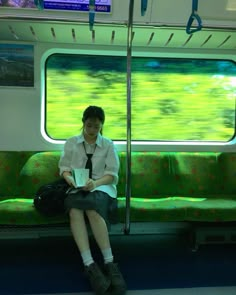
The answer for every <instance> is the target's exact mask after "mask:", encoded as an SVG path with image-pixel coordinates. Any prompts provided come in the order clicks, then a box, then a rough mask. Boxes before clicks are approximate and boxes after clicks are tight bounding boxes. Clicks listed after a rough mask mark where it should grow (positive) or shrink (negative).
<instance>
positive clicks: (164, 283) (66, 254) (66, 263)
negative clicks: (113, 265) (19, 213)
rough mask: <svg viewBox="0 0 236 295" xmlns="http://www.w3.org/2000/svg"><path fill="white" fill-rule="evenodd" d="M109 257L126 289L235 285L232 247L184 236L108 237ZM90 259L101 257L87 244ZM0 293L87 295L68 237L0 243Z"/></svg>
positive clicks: (235, 252)
mask: <svg viewBox="0 0 236 295" xmlns="http://www.w3.org/2000/svg"><path fill="white" fill-rule="evenodd" d="M111 243H112V247H113V254H114V256H115V259H116V261H117V262H118V263H119V266H120V269H121V271H122V273H123V275H124V277H125V279H126V281H127V285H128V289H129V290H144V289H170V288H192V287H213V286H234V285H235V283H236V271H235V268H236V245H208V246H201V247H200V248H199V250H198V251H197V252H192V251H191V249H190V247H189V243H188V241H187V240H186V237H184V236H179V237H176V236H173V235H131V236H112V237H111ZM91 244H92V246H93V249H94V251H93V254H94V257H95V259H96V260H97V261H98V262H100V261H101V260H102V259H101V255H100V252H99V251H98V249H97V247H96V244H95V242H94V241H93V240H91ZM0 251H1V260H0V293H1V294H43V293H45V294H46V293H47V294H48V293H63V292H64V293H76V292H88V291H90V290H91V289H90V286H89V284H88V282H87V280H86V278H85V277H84V275H83V267H82V263H81V259H80V256H79V254H78V252H77V249H76V246H75V244H74V242H73V240H72V238H71V237H66V238H50V239H46V238H45V239H35V240H10V241H5V240H2V241H1V245H0Z"/></svg>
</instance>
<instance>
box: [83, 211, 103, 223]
mask: <svg viewBox="0 0 236 295" xmlns="http://www.w3.org/2000/svg"><path fill="white" fill-rule="evenodd" d="M86 215H87V216H88V219H89V220H90V221H91V220H92V221H93V220H95V221H96V220H97V221H98V220H100V219H101V218H102V217H101V216H100V215H99V214H98V213H97V211H95V210H86Z"/></svg>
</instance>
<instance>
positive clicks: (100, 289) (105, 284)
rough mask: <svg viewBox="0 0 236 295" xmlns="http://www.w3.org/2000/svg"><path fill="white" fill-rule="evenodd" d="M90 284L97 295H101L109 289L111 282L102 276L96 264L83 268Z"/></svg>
mask: <svg viewBox="0 0 236 295" xmlns="http://www.w3.org/2000/svg"><path fill="white" fill-rule="evenodd" d="M85 274H86V275H87V277H88V279H89V281H90V284H91V286H92V288H93V290H94V291H95V293H96V294H97V295H103V294H104V293H105V292H106V291H107V290H108V288H109V286H110V284H111V281H110V279H109V278H107V277H106V276H104V274H103V273H102V272H101V270H100V268H99V267H98V265H97V264H96V263H92V264H90V265H89V266H86V267H85Z"/></svg>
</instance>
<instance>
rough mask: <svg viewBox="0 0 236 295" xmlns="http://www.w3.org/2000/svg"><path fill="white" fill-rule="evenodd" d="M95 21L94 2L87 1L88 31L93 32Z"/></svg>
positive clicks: (91, 0)
mask: <svg viewBox="0 0 236 295" xmlns="http://www.w3.org/2000/svg"><path fill="white" fill-rule="evenodd" d="M94 19H95V0H89V29H90V31H92V30H93V25H94Z"/></svg>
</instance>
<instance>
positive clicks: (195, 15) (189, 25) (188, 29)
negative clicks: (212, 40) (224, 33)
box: [186, 0, 202, 34]
mask: <svg viewBox="0 0 236 295" xmlns="http://www.w3.org/2000/svg"><path fill="white" fill-rule="evenodd" d="M192 1H193V2H192V13H191V15H190V17H189V20H188V23H187V27H186V32H187V34H193V33H195V32H198V31H200V30H201V29H202V20H201V18H200V16H199V15H198V0H192ZM194 21H196V22H197V27H196V28H192V25H193V22H194Z"/></svg>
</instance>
